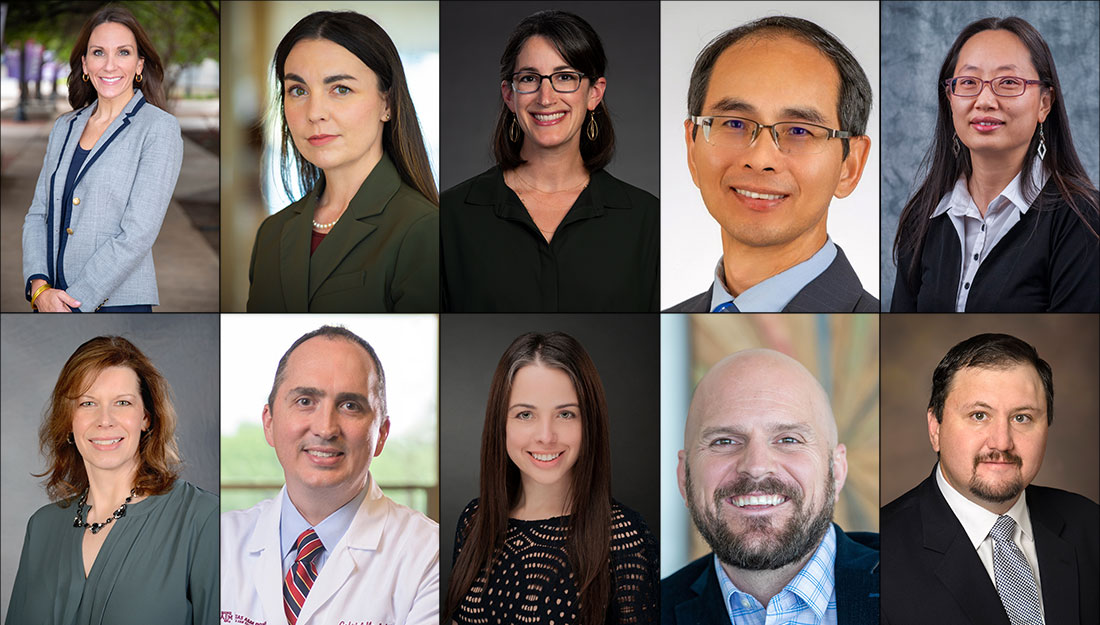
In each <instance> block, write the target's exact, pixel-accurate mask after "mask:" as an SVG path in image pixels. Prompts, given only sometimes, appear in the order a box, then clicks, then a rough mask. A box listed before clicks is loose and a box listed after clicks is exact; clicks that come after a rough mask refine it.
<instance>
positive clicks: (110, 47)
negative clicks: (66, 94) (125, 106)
mask: <svg viewBox="0 0 1100 625" xmlns="http://www.w3.org/2000/svg"><path fill="white" fill-rule="evenodd" d="M81 65H82V66H83V68H84V73H85V74H87V75H88V81H89V82H91V83H92V87H93V88H95V90H96V93H97V94H99V97H100V98H102V99H106V100H111V99H114V98H119V97H124V98H126V99H129V98H130V96H131V95H133V91H134V77H135V76H136V75H138V74H140V73H141V71H142V69H143V68H144V67H145V61H144V59H141V58H138V49H137V40H136V39H135V38H134V33H133V32H131V31H130V29H129V28H127V27H125V26H123V25H122V24H118V23H116V22H104V23H102V24H100V25H99V26H96V27H95V28H93V29H92V33H91V35H90V36H89V37H88V50H87V52H85V54H84V58H83V60H82V61H81Z"/></svg>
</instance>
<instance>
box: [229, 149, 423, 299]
mask: <svg viewBox="0 0 1100 625" xmlns="http://www.w3.org/2000/svg"><path fill="white" fill-rule="evenodd" d="M322 186H323V184H321V183H319V184H318V185H317V186H316V187H315V188H314V189H313V191H311V192H310V193H308V194H307V195H306V196H305V197H303V198H302V199H300V200H298V201H297V202H295V203H293V204H291V205H290V206H287V207H286V208H284V209H283V210H281V211H279V212H278V213H275V214H274V215H272V216H270V217H268V218H267V219H265V220H264V222H263V223H262V224H260V230H259V232H257V233H256V243H255V245H254V246H253V248H252V263H251V265H250V266H249V269H248V280H249V283H250V285H251V286H250V287H249V289H248V312H425V313H426V312H438V311H439V207H437V206H436V205H434V204H432V203H431V202H430V201H429V200H428V199H427V198H425V197H424V196H423V195H421V194H420V193H419V192H418V191H416V190H415V189H413V188H412V187H410V186H408V185H406V184H404V183H403V182H402V181H401V177H400V175H399V174H398V172H397V167H396V166H394V164H393V161H392V160H390V157H389V156H388V155H386V154H383V155H382V160H380V161H379V162H378V164H377V165H376V166H375V167H374V170H373V171H371V173H370V175H369V176H367V179H366V180H364V181H363V186H361V187H359V192H358V193H356V194H355V197H354V198H352V200H351V203H350V204H349V205H348V208H347V211H345V212H344V215H343V216H342V217H341V218H340V221H338V222H337V223H336V225H335V226H333V228H332V230H330V231H329V233H328V235H326V236H325V239H324V240H323V241H321V244H320V245H319V246H317V251H315V252H314V253H313V256H312V257H311V256H310V254H309V248H310V240H311V237H312V233H313V223H312V222H313V211H314V208H315V207H316V205H317V198H318V195H319V193H320V188H321V187H322Z"/></svg>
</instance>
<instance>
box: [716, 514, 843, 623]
mask: <svg viewBox="0 0 1100 625" xmlns="http://www.w3.org/2000/svg"><path fill="white" fill-rule="evenodd" d="M835 563H836V528H835V527H833V526H832V525H831V524H830V525H829V529H828V530H827V531H826V532H825V536H824V537H823V538H822V540H821V542H820V543H819V544H818V546H817V549H816V550H814V555H813V556H811V557H810V559H809V561H807V562H806V565H805V566H803V567H802V570H800V571H799V572H798V573H797V574H796V575H795V576H794V577H793V578H792V579H791V581H790V582H787V585H786V586H784V587H783V590H781V591H779V594H777V595H776V596H775V597H773V598H772V601H775V600H776V599H779V598H781V597H783V596H784V594H790V595H793V596H794V597H797V598H798V600H799V601H801V604H802V606H801V609H807V608H808V609H809V610H810V611H811V612H813V614H814V616H815V617H816V620H817V621H819V622H820V621H821V619H823V618H824V617H825V613H826V612H827V611H828V609H829V600H830V599H832V597H833V594H834V585H835V577H834V574H833V570H834V566H835ZM714 568H715V571H717V574H718V584H719V586H721V588H722V596H723V597H724V598H725V603H726V610H727V612H728V614H729V617H730V622H731V623H732V622H734V621H735V620H736V617H737V616H739V615H744V614H747V613H751V612H756V611H759V610H760V609H763V607H762V606H761V605H760V602H759V601H757V600H756V598H755V597H753V596H752V595H750V594H748V593H746V592H742V591H740V590H738V588H737V586H735V585H734V583H733V580H731V579H730V578H729V576H728V575H726V570H725V569H724V568H722V563H721V562H720V561H719V560H718V555H717V554H715V556H714ZM772 601H769V602H768V603H769V605H770V604H771V602H772ZM786 611H788V610H785V612H786Z"/></svg>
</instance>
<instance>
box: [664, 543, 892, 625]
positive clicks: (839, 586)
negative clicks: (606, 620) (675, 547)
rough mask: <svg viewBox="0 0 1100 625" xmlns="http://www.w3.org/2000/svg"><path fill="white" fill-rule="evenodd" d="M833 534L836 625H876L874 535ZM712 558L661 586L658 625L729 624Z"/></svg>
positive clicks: (695, 564) (876, 562) (877, 620)
mask: <svg viewBox="0 0 1100 625" xmlns="http://www.w3.org/2000/svg"><path fill="white" fill-rule="evenodd" d="M833 528H834V529H835V530H836V564H835V568H834V579H835V582H836V616H837V625H877V623H878V622H879V605H878V594H879V593H878V575H879V568H878V534H873V533H870V532H853V533H851V534H846V533H844V531H843V530H841V529H840V527H839V526H838V525H836V524H835V523H834V524H833ZM724 601H725V600H724V599H723V598H722V588H721V586H720V585H719V584H718V575H717V574H716V573H715V572H714V554H712V553H708V554H707V555H705V556H703V557H702V558H699V559H698V560H696V561H694V562H692V563H691V564H688V565H687V566H685V567H684V568H682V569H680V570H679V571H676V572H675V573H673V574H672V575H669V576H668V577H666V578H665V579H663V580H661V623H662V625H697V624H698V625H711V624H721V623H729V616H728V615H727V613H726V607H725V604H724Z"/></svg>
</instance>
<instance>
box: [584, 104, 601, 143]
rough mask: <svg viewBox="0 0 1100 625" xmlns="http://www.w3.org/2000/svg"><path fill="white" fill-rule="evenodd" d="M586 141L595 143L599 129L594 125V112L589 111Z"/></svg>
mask: <svg viewBox="0 0 1100 625" xmlns="http://www.w3.org/2000/svg"><path fill="white" fill-rule="evenodd" d="M587 134H588V140H589V141H595V140H596V137H598V136H600V127H599V126H597V125H596V111H589V113H588V130H587Z"/></svg>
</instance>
